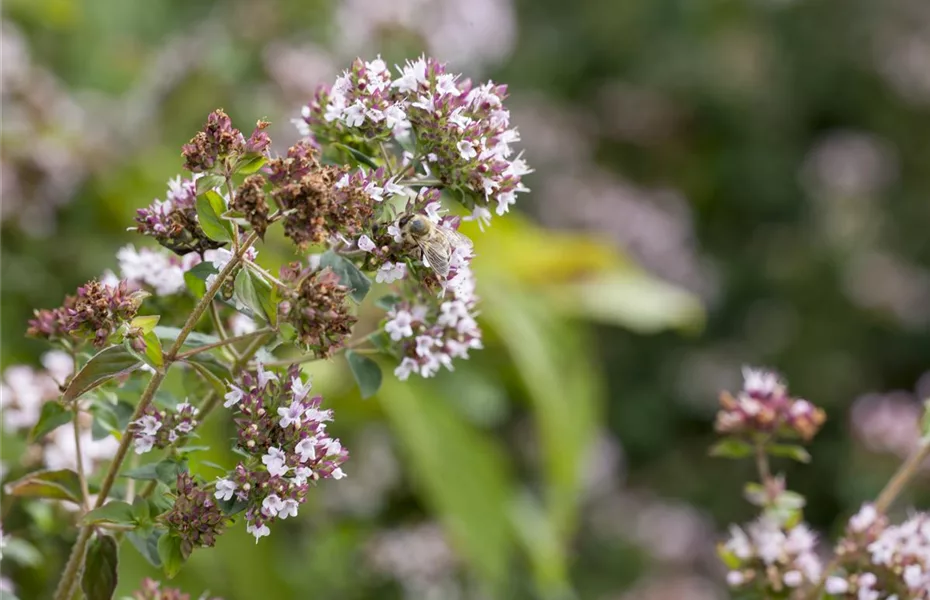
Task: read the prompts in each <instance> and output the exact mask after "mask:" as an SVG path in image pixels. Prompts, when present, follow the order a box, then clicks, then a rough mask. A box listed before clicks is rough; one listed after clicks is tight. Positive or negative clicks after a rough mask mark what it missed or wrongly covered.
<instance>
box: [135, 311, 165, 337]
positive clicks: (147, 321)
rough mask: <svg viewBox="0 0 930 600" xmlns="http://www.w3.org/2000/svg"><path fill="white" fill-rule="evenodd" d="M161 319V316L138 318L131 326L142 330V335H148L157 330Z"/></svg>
mask: <svg viewBox="0 0 930 600" xmlns="http://www.w3.org/2000/svg"><path fill="white" fill-rule="evenodd" d="M160 318H161V317H160V316H159V315H147V316H144V317H136V318H135V319H133V320H132V321H131V322H130V323H129V324H130V326H132V327H134V328H137V329H141V330H142V333H148V332H150V331H152V330H153V329H155V326H156V325H158V319H160Z"/></svg>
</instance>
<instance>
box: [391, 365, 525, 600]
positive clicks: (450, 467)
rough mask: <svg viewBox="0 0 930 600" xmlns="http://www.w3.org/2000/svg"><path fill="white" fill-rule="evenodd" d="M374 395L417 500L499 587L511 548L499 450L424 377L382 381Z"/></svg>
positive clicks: (507, 480)
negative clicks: (405, 459) (410, 475)
mask: <svg viewBox="0 0 930 600" xmlns="http://www.w3.org/2000/svg"><path fill="white" fill-rule="evenodd" d="M378 397H379V398H380V401H381V407H382V409H383V410H384V412H385V414H386V416H387V418H388V420H389V421H390V423H391V425H392V428H393V430H394V432H395V433H396V435H397V437H398V438H399V439H400V441H401V444H402V445H403V448H404V451H405V453H406V454H407V457H408V460H409V461H410V462H411V464H412V469H411V472H412V473H413V474H414V475H415V476H416V478H417V481H416V483H417V487H418V488H419V490H420V491H421V492H422V494H423V496H424V501H425V502H426V503H427V504H428V505H430V506H431V507H432V508H433V510H434V511H435V513H436V514H437V515H438V516H439V518H440V519H441V521H442V522H443V524H444V525H445V527H446V529H447V531H448V532H449V534H450V536H451V539H452V542H453V545H454V546H455V547H456V548H458V549H459V551H460V552H461V554H462V556H463V557H464V558H465V559H466V560H467V561H468V562H469V563H471V565H472V566H473V567H474V568H475V570H476V571H477V573H478V574H479V575H480V576H481V577H482V578H483V579H485V580H486V581H488V582H490V583H491V584H492V585H494V586H496V587H498V588H499V587H502V586H503V585H504V583H505V582H506V581H507V578H508V574H509V573H510V556H511V552H512V547H513V530H512V528H511V526H510V523H509V517H508V515H507V506H508V503H509V498H510V496H511V485H512V483H511V476H510V474H509V472H508V467H507V465H508V461H507V458H506V455H505V454H504V453H503V451H502V450H501V448H500V447H498V446H497V445H496V444H494V443H493V442H492V441H491V440H490V439H488V438H486V437H484V436H482V435H480V434H479V433H478V432H477V431H475V430H474V429H473V428H472V427H469V426H468V425H466V424H465V423H464V422H462V420H461V419H459V418H458V417H457V416H456V415H455V413H454V412H453V411H452V410H451V409H450V408H449V407H448V406H447V405H446V404H445V403H443V402H442V400H441V399H440V398H438V397H437V396H436V394H434V393H433V391H432V390H431V388H430V387H429V386H428V385H427V384H426V383H425V382H421V381H407V382H404V383H401V382H399V381H397V380H396V379H395V378H393V377H392V378H388V379H386V380H385V382H384V386H383V388H382V391H381V393H380V394H379V395H378Z"/></svg>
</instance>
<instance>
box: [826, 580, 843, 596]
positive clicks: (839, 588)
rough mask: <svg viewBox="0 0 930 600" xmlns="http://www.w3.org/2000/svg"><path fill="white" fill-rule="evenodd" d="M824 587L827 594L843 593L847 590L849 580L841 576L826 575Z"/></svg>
mask: <svg viewBox="0 0 930 600" xmlns="http://www.w3.org/2000/svg"><path fill="white" fill-rule="evenodd" d="M824 589H825V590H826V592H827V593H828V594H845V593H846V592H847V591H848V590H849V582H848V581H846V580H845V579H843V578H842V577H828V578H827V583H826V585H825V586H824Z"/></svg>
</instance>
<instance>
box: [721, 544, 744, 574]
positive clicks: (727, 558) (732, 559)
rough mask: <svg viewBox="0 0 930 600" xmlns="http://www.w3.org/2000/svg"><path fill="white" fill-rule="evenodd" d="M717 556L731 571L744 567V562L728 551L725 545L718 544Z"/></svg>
mask: <svg viewBox="0 0 930 600" xmlns="http://www.w3.org/2000/svg"><path fill="white" fill-rule="evenodd" d="M717 556H719V557H720V560H721V562H723V564H724V565H726V567H727V568H728V569H730V570H733V569H738V568H740V566H742V564H743V561H742V560H741V559H740V558H739V557H738V556H736V554H734V553H733V552H731V551H730V550H727V547H726V545H725V544H717Z"/></svg>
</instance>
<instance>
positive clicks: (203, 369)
mask: <svg viewBox="0 0 930 600" xmlns="http://www.w3.org/2000/svg"><path fill="white" fill-rule="evenodd" d="M199 356H201V355H199V354H195V355H194V356H189V357H188V358H187V359H185V360H184V361H183V362H184V363H185V364H188V365H190V367H191V368H192V369H194V370H195V371H197V373H198V374H199V375H200V376H201V377H203V379H204V381H206V382H207V383H208V384H209V385H210V387H212V388H213V393H214V394H216V395H217V396H219V397H220V398H222V397H223V396H224V395H225V394H226V391H227V388H226V382H225V381H224V380H223V379H222V378H220V377H217V376H216V374H215V373H214V372H213V371H212V370H211V369H210V368H208V367H207V366H206V365H205V364H204V361H203V360H202V359H201V360H197V361H195V360H194V359H195V358H197V357H199ZM224 368H225V367H224Z"/></svg>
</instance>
